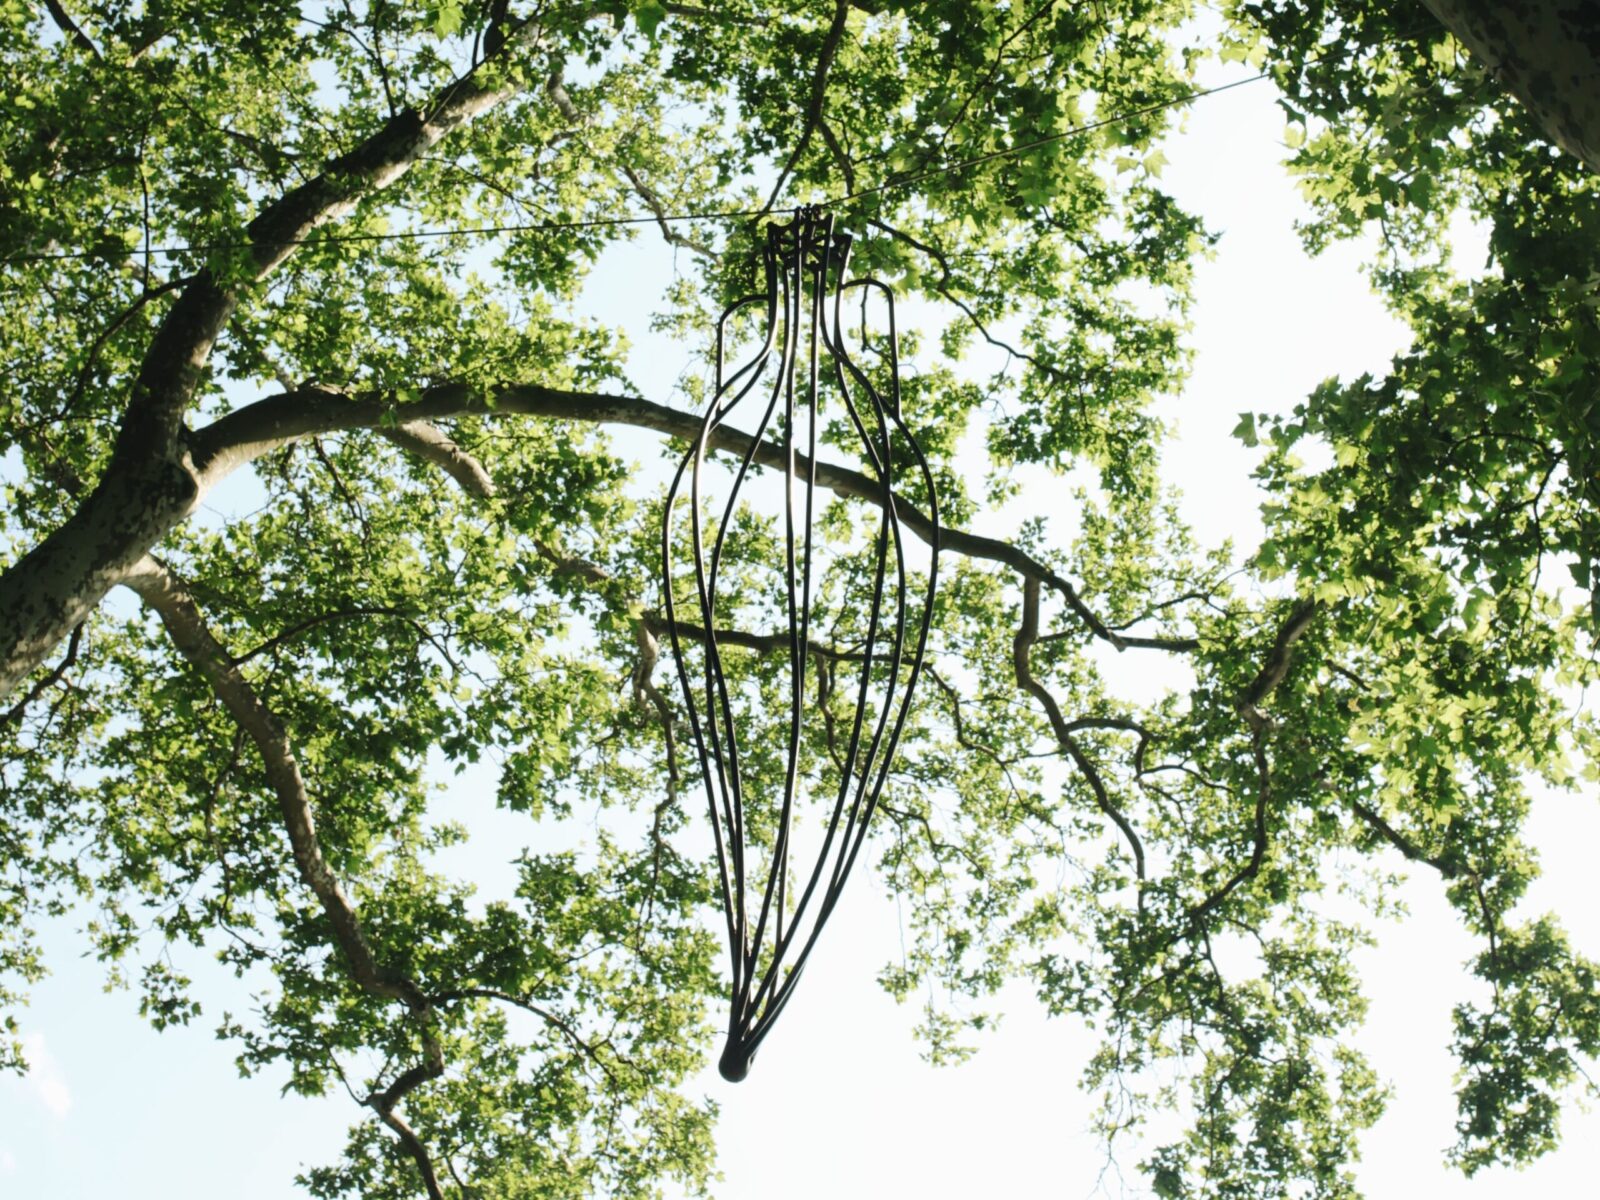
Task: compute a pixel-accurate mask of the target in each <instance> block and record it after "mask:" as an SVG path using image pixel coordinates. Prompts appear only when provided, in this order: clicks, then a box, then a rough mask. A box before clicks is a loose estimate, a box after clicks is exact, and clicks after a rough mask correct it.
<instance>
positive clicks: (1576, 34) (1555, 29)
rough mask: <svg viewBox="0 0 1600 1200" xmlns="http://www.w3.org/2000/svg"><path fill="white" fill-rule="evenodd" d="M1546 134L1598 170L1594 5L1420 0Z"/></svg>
mask: <svg viewBox="0 0 1600 1200" xmlns="http://www.w3.org/2000/svg"><path fill="white" fill-rule="evenodd" d="M1423 3H1424V4H1426V5H1427V6H1428V9H1429V11H1430V12H1432V13H1433V15H1434V16H1436V17H1438V18H1439V21H1440V23H1441V24H1443V25H1444V27H1445V28H1446V29H1448V30H1449V31H1450V32H1451V33H1452V34H1454V35H1455V36H1456V37H1457V38H1458V39H1460V41H1461V42H1462V44H1463V45H1465V46H1466V47H1467V50H1468V51H1469V52H1470V53H1471V54H1472V55H1473V56H1474V57H1475V58H1477V59H1478V61H1479V62H1481V63H1482V64H1483V65H1484V66H1485V67H1487V68H1488V69H1489V70H1490V71H1492V72H1493V73H1494V75H1495V77H1496V78H1497V79H1499V80H1500V82H1501V83H1502V84H1504V85H1505V87H1506V88H1507V90H1509V91H1510V92H1511V94H1512V95H1513V96H1515V97H1516V98H1517V99H1518V100H1520V101H1521V102H1522V104H1523V106H1524V107H1526V108H1527V110H1528V112H1529V113H1530V114H1531V115H1532V116H1533V118H1534V120H1536V121H1537V122H1538V123H1539V126H1540V128H1542V129H1543V130H1544V132H1545V134H1546V135H1547V136H1548V137H1549V138H1550V140H1551V141H1553V142H1554V143H1555V144H1556V145H1558V146H1560V147H1561V148H1562V149H1563V150H1565V151H1566V152H1567V153H1568V154H1571V155H1572V156H1573V157H1574V158H1576V159H1578V160H1579V161H1581V162H1582V163H1584V164H1585V165H1586V166H1587V167H1588V168H1589V169H1590V170H1591V171H1600V3H1595V0H1493V2H1490V0H1423Z"/></svg>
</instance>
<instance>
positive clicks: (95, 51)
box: [44, 0, 105, 62]
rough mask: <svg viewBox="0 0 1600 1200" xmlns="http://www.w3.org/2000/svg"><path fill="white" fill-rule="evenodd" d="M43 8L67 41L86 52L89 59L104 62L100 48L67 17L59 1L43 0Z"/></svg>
mask: <svg viewBox="0 0 1600 1200" xmlns="http://www.w3.org/2000/svg"><path fill="white" fill-rule="evenodd" d="M44 6H45V10H46V11H47V12H49V14H50V19H51V20H52V21H54V22H55V23H56V28H57V29H59V30H61V32H62V34H64V35H65V36H66V39H67V41H69V42H71V43H72V44H73V45H74V46H77V47H78V48H79V49H80V50H84V51H87V52H88V55H89V57H90V58H92V59H94V60H95V61H96V62H105V57H104V56H103V55H102V54H101V53H100V47H98V46H96V45H95V44H94V43H93V42H92V41H90V40H89V35H88V34H86V33H85V32H84V31H83V29H82V28H81V27H80V26H79V25H78V23H77V22H76V21H74V20H73V19H72V17H71V16H69V15H68V13H67V10H66V9H64V8H62V7H61V4H60V0H44Z"/></svg>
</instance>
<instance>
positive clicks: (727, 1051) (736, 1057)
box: [717, 1042, 755, 1083]
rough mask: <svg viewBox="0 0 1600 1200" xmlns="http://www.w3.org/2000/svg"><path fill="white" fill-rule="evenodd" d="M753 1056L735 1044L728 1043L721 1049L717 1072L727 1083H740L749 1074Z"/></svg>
mask: <svg viewBox="0 0 1600 1200" xmlns="http://www.w3.org/2000/svg"><path fill="white" fill-rule="evenodd" d="M754 1057H755V1056H754V1055H752V1054H751V1053H750V1052H749V1051H747V1050H746V1049H745V1048H744V1047H743V1046H741V1045H739V1044H738V1043H736V1042H729V1043H728V1044H727V1046H725V1047H724V1048H723V1051H722V1058H721V1059H720V1060H719V1061H718V1062H717V1070H718V1072H720V1073H721V1075H722V1077H723V1078H724V1079H726V1080H727V1081H728V1082H729V1083H740V1082H742V1081H743V1080H744V1077H745V1076H746V1075H748V1074H750V1063H751V1060H752V1059H753V1058H754Z"/></svg>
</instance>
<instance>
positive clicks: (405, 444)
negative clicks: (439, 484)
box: [378, 421, 494, 499]
mask: <svg viewBox="0 0 1600 1200" xmlns="http://www.w3.org/2000/svg"><path fill="white" fill-rule="evenodd" d="M378 432H379V433H380V434H382V435H383V436H384V437H386V438H388V439H389V440H390V441H391V442H393V443H394V444H395V445H396V446H399V447H400V448H401V449H402V450H409V451H410V452H411V453H412V454H415V455H416V456H417V457H418V458H421V459H426V460H427V461H428V462H431V463H432V464H433V465H434V466H436V467H438V468H439V469H440V470H441V471H443V472H444V473H445V474H446V475H448V476H450V478H451V479H454V480H455V481H456V482H457V483H458V484H460V485H461V490H462V491H464V492H469V493H471V494H472V495H474V496H478V497H481V498H483V499H488V498H489V497H490V496H493V495H494V480H493V479H492V478H490V476H489V472H488V471H486V470H484V468H483V464H482V463H481V462H479V461H478V460H477V459H476V458H474V457H473V456H472V455H471V454H468V453H467V452H466V451H465V450H463V449H462V448H461V447H460V446H458V445H457V444H456V443H455V441H454V440H453V439H451V438H450V437H448V436H446V435H445V434H444V433H443V432H442V431H441V430H440V429H439V428H438V426H436V425H431V424H429V423H428V422H427V421H407V422H406V423H405V424H404V425H392V426H382V425H380V426H379V427H378Z"/></svg>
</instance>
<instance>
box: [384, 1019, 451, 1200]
mask: <svg viewBox="0 0 1600 1200" xmlns="http://www.w3.org/2000/svg"><path fill="white" fill-rule="evenodd" d="M422 1049H423V1060H422V1061H421V1062H420V1063H417V1064H416V1065H415V1066H413V1067H410V1068H408V1069H407V1070H405V1071H402V1072H401V1073H400V1075H399V1076H397V1077H396V1078H395V1081H394V1082H393V1083H391V1084H390V1085H389V1086H388V1087H386V1088H385V1089H384V1090H383V1091H381V1092H374V1093H373V1094H372V1095H370V1096H368V1097H367V1101H366V1102H367V1107H369V1108H371V1109H372V1111H373V1112H375V1113H377V1114H378V1119H379V1120H380V1121H382V1122H383V1123H384V1124H385V1125H387V1126H388V1127H389V1128H390V1129H391V1130H393V1131H394V1134H395V1136H396V1137H398V1138H399V1139H400V1144H401V1145H402V1146H404V1147H405V1149H406V1153H408V1154H410V1155H411V1157H412V1159H413V1160H414V1161H415V1162H416V1164H417V1171H418V1173H420V1174H421V1176H422V1186H423V1187H424V1188H426V1189H427V1192H428V1200H445V1196H444V1189H443V1188H441V1187H440V1186H439V1175H438V1172H437V1171H436V1170H435V1169H434V1166H433V1156H432V1155H431V1154H429V1153H428V1148H427V1147H426V1146H425V1145H423V1144H422V1139H421V1138H420V1137H418V1136H417V1134H416V1131H415V1130H414V1129H412V1128H411V1126H410V1124H409V1123H408V1122H407V1121H406V1120H405V1118H403V1117H401V1116H399V1115H398V1114H397V1113H396V1112H395V1111H394V1110H395V1106H396V1105H398V1104H399V1103H400V1101H401V1100H403V1099H405V1098H406V1096H407V1095H409V1094H410V1093H411V1092H413V1091H415V1090H416V1089H417V1088H419V1087H421V1086H422V1085H423V1084H424V1083H427V1082H428V1081H429V1080H432V1079H437V1078H439V1076H441V1075H443V1074H444V1055H443V1053H442V1052H441V1051H440V1049H439V1043H438V1042H437V1041H435V1040H434V1039H433V1038H432V1037H431V1036H429V1035H428V1034H427V1033H426V1032H424V1034H423V1036H422Z"/></svg>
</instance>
